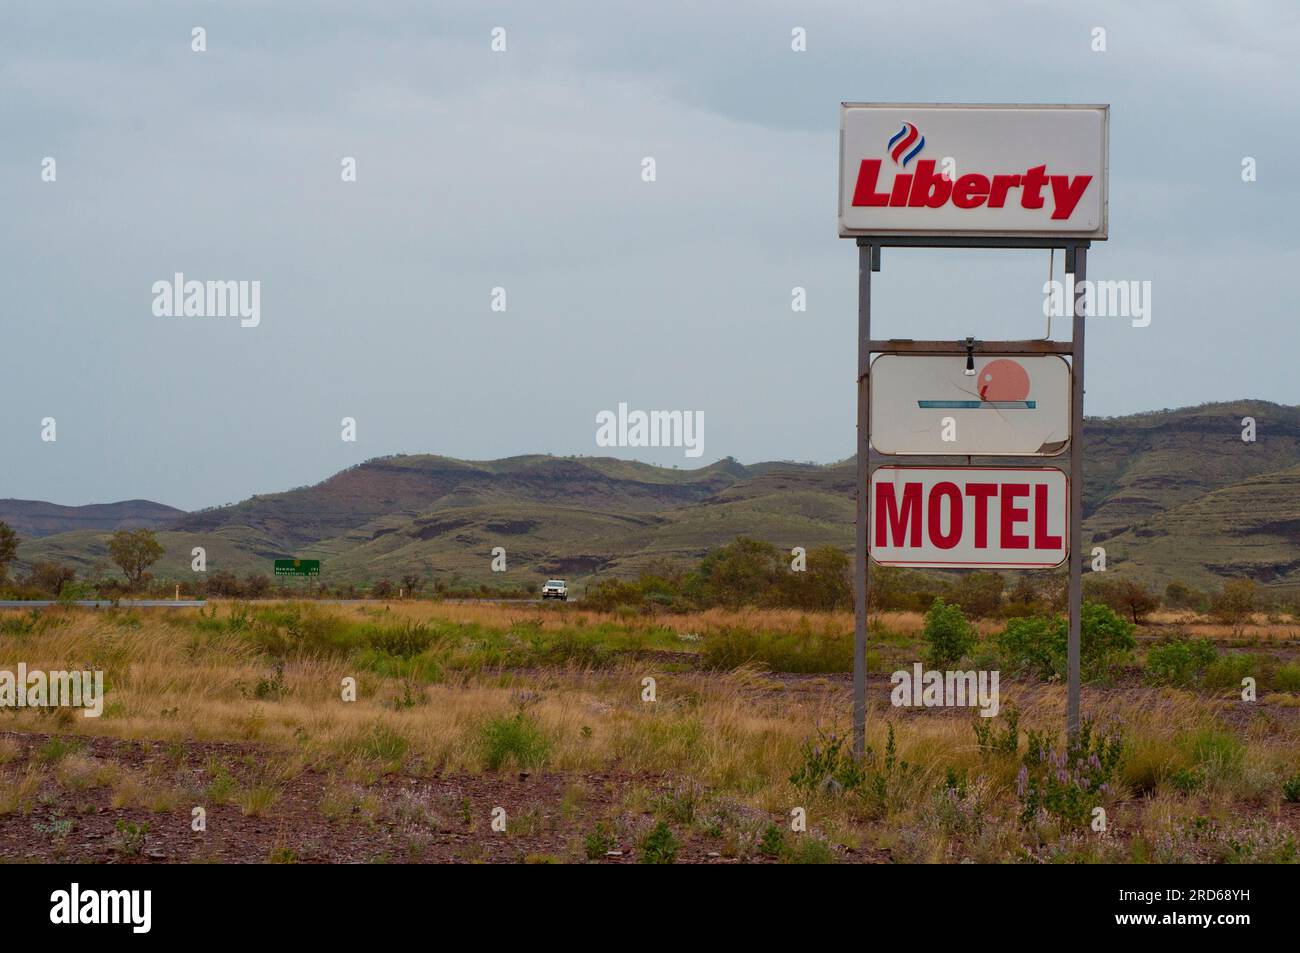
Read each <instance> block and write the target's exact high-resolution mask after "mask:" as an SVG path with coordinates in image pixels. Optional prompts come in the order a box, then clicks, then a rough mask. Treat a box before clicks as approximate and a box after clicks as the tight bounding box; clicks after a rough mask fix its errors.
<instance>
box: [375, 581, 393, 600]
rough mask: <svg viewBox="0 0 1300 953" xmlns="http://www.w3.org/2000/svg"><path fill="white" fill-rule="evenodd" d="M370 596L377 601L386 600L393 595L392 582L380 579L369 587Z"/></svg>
mask: <svg viewBox="0 0 1300 953" xmlns="http://www.w3.org/2000/svg"><path fill="white" fill-rule="evenodd" d="M370 594H371V595H372V596H374V597H375V598H377V599H387V598H388V597H389V596H391V595H392V594H393V582H392V580H391V579H381V580H379V581H378V582H377V583H375V584H374V585H373V586H371V587H370Z"/></svg>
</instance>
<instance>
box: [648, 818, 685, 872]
mask: <svg viewBox="0 0 1300 953" xmlns="http://www.w3.org/2000/svg"><path fill="white" fill-rule="evenodd" d="M680 847H681V844H679V843H678V842H677V838H676V837H674V836H673V832H672V830H671V829H670V828H669V827H668V825H667V824H666V823H664V822H663V821H660V822H659V823H658V824H656V825H655V826H654V828H653V829H651V830H650V832H649V833H648V834H646V835H645V837H643V838H641V844H640V848H641V857H640V862H641V863H643V864H672V863H676V861H677V850H678V848H680Z"/></svg>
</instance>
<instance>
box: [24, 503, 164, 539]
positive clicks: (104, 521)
mask: <svg viewBox="0 0 1300 953" xmlns="http://www.w3.org/2000/svg"><path fill="white" fill-rule="evenodd" d="M184 515H185V511H184V510H178V509H176V508H175V507H174V506H167V505H165V504H163V503H153V502H151V501H149V500H123V501H122V502H121V503H91V504H89V505H86V506H60V505H59V504H57V503H45V502H42V501H41V500H0V522H4V523H8V524H9V526H10V527H11V528H13V530H14V531H15V532H17V533H18V535H19V536H22V537H24V538H25V539H39V538H41V537H43V536H54V535H57V534H59V533H72V532H77V531H80V530H95V531H99V532H108V533H111V532H113V531H114V530H119V529H139V528H140V527H145V528H147V529H159V528H161V527H163V526H167V525H169V524H171V523H174V522H175V521H176V519H177V518H178V517H181V516H184Z"/></svg>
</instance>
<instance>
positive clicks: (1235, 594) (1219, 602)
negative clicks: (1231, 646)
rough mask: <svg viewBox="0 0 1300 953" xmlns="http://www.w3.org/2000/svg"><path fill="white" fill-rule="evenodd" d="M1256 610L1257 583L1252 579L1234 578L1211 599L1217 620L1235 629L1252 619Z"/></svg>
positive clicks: (1211, 605)
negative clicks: (1251, 616) (1251, 615)
mask: <svg viewBox="0 0 1300 953" xmlns="http://www.w3.org/2000/svg"><path fill="white" fill-rule="evenodd" d="M1254 611H1255V583H1254V581H1253V580H1251V579H1233V580H1230V581H1229V582H1228V583H1227V584H1226V585H1224V587H1223V591H1222V592H1220V593H1219V594H1218V595H1217V596H1215V597H1214V598H1213V599H1212V600H1211V601H1210V612H1211V614H1212V615H1213V616H1214V618H1215V620H1216V621H1218V622H1220V623H1222V624H1223V625H1230V626H1232V627H1233V628H1234V629H1236V628H1240V627H1241V626H1242V625H1244V624H1245V623H1246V622H1248V621H1249V620H1250V614H1251V613H1252V612H1254Z"/></svg>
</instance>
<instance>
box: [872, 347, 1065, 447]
mask: <svg viewBox="0 0 1300 953" xmlns="http://www.w3.org/2000/svg"><path fill="white" fill-rule="evenodd" d="M966 362H967V359H966V358H965V357H964V356H961V355H955V354H954V355H944V356H932V355H921V354H882V355H880V356H879V357H877V358H876V359H875V361H873V362H872V364H871V446H872V447H873V448H874V449H875V450H876V452H878V453H883V454H925V455H929V456H935V455H938V454H957V455H959V456H1054V455H1056V454H1058V453H1061V452H1062V451H1063V450H1065V448H1066V447H1067V446H1069V443H1070V365H1069V364H1068V363H1066V361H1065V359H1064V358H1062V357H1059V356H1057V355H1054V354H1050V355H1042V356H1025V355H1020V356H1016V357H1011V356H1005V355H996V354H990V355H985V354H981V355H980V356H979V357H976V358H974V359H973V364H974V374H968V373H967V372H966Z"/></svg>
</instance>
